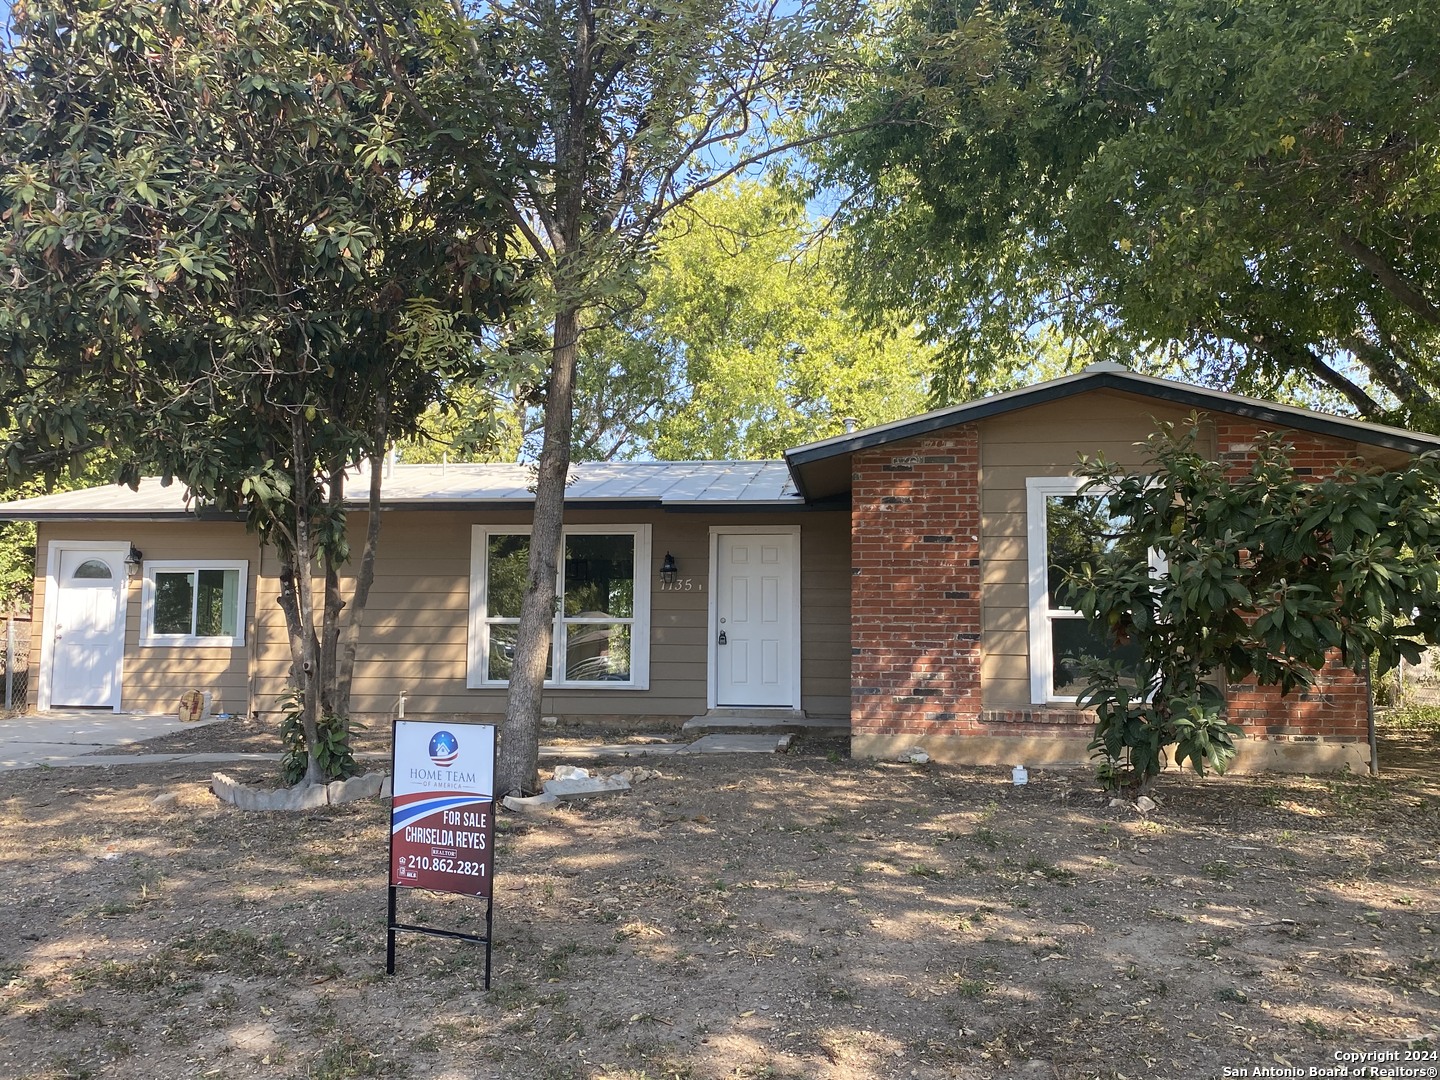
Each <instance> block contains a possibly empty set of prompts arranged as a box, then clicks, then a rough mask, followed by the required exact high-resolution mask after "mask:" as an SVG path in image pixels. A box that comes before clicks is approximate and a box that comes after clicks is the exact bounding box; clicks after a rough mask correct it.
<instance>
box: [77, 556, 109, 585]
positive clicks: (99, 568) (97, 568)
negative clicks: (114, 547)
mask: <svg viewBox="0 0 1440 1080" xmlns="http://www.w3.org/2000/svg"><path fill="white" fill-rule="evenodd" d="M113 576H114V575H113V574H111V573H110V567H109V566H107V565H106V564H105V563H103V562H101V561H100V560H99V559H86V560H85V561H84V562H83V563H81V564H80V565H79V566H78V567H76V568H75V577H77V578H103V579H104V580H106V581H109V580H110V579H111V578H112V577H113Z"/></svg>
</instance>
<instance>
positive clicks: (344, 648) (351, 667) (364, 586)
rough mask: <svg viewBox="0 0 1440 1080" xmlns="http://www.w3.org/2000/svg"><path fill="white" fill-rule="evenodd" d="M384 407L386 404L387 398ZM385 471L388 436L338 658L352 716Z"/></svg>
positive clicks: (377, 459) (338, 683)
mask: <svg viewBox="0 0 1440 1080" xmlns="http://www.w3.org/2000/svg"><path fill="white" fill-rule="evenodd" d="M380 408H382V409H383V408H384V404H383V402H382V403H381V404H380ZM384 475H385V439H384V437H383V435H382V438H381V439H380V442H379V444H378V448H377V450H376V451H375V453H374V454H373V455H372V456H371V458H370V491H369V495H368V498H367V501H366V504H365V505H366V510H367V512H368V514H369V516H368V517H367V518H366V521H365V547H364V549H363V550H362V551H361V553H360V566H359V568H358V569H357V571H356V574H355V590H354V592H353V593H351V596H350V619H349V621H347V622H346V624H345V628H344V632H343V634H342V636H341V638H340V652H339V655H338V656H337V657H336V659H335V676H334V678H335V715H336V716H343V717H346V718H347V719H346V723H347V725H348V723H349V719H348V718H349V716H350V689H351V686H352V685H353V683H354V678H355V651H356V649H357V648H359V644H360V630H361V628H362V627H363V625H364V621H365V605H366V604H367V603H369V601H370V586H371V585H373V584H374V583H375V552H376V551H377V550H378V549H379V547H380V491H381V483H382V480H383V477H384Z"/></svg>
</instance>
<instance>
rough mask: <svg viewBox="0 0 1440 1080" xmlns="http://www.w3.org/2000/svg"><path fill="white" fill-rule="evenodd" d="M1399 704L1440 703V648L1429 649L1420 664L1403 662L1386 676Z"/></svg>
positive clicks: (1394, 699) (1392, 698)
mask: <svg viewBox="0 0 1440 1080" xmlns="http://www.w3.org/2000/svg"><path fill="white" fill-rule="evenodd" d="M1385 682H1386V683H1387V684H1388V685H1387V686H1386V689H1387V690H1388V691H1390V693H1391V694H1392V695H1393V696H1392V697H1391V699H1390V700H1391V702H1392V703H1394V704H1397V705H1440V649H1427V650H1426V652H1425V655H1424V656H1422V657H1421V658H1420V663H1418V664H1401V665H1400V666H1399V667H1398V668H1396V669H1395V670H1394V671H1392V672H1390V674H1388V675H1386V676H1385Z"/></svg>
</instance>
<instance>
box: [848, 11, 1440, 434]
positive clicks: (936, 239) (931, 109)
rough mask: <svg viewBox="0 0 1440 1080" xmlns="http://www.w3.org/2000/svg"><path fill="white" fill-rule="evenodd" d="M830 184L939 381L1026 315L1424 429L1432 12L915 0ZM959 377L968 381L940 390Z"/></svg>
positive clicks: (1023, 334) (1254, 384) (1030, 330)
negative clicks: (916, 323)
mask: <svg viewBox="0 0 1440 1080" xmlns="http://www.w3.org/2000/svg"><path fill="white" fill-rule="evenodd" d="M873 59H874V72H875V76H876V78H875V82H874V83H873V84H872V87H871V89H870V90H869V91H868V92H867V93H866V94H864V95H863V96H862V97H861V98H860V99H859V100H858V101H857V102H855V103H854V104H852V105H851V106H850V108H849V110H848V112H847V118H848V121H849V122H852V123H856V124H861V123H865V122H867V121H880V120H885V121H890V122H888V123H884V124H876V125H874V126H870V127H867V128H866V129H865V130H864V131H863V132H861V133H860V134H857V135H855V136H853V137H852V138H850V139H848V140H846V141H844V142H843V143H841V144H838V146H837V149H836V150H835V152H834V153H833V154H832V155H831V156H830V157H828V159H827V160H826V161H825V162H824V172H825V176H826V178H827V179H828V181H829V182H831V183H833V184H836V185H838V186H839V187H841V188H842V189H843V190H844V193H845V194H846V196H847V199H846V201H845V203H844V204H843V205H844V208H845V209H844V215H843V216H844V218H845V221H846V223H847V225H848V226H849V229H850V230H851V235H852V236H853V243H852V246H851V247H850V248H849V251H850V253H851V256H852V274H853V278H854V282H855V287H856V290H857V291H858V292H859V293H860V294H861V295H864V296H867V297H871V298H873V299H874V301H875V302H876V303H877V304H879V305H882V306H891V307H897V308H899V309H901V310H905V311H909V312H911V313H914V314H916V315H917V317H918V316H921V315H923V317H924V318H925V319H926V320H927V325H928V326H929V327H930V329H931V331H932V333H933V335H934V337H935V339H936V340H938V341H941V342H943V343H944V344H946V346H947V357H946V364H945V367H944V370H943V371H942V374H941V377H940V379H939V387H940V390H941V393H942V395H946V394H948V395H951V396H953V394H954V390H955V388H957V387H960V386H962V385H963V383H964V381H965V379H966V378H967V377H968V376H970V375H973V374H974V373H976V372H979V373H981V374H982V375H983V374H985V373H988V372H989V371H990V370H992V369H993V368H994V367H995V366H996V365H997V364H998V365H1001V366H1002V367H1003V366H1008V365H1010V364H1012V363H1013V362H1014V360H1015V359H1016V358H1017V357H1019V358H1024V357H1026V356H1028V355H1030V354H1031V351H1032V350H1031V346H1032V342H1033V340H1034V336H1035V334H1036V333H1037V332H1039V331H1040V330H1042V329H1048V330H1050V331H1051V332H1054V333H1056V334H1058V335H1059V336H1060V337H1061V338H1062V339H1064V340H1067V341H1069V340H1074V341H1080V342H1083V344H1084V346H1085V347H1086V348H1088V349H1090V350H1092V351H1093V352H1095V353H1096V354H1097V356H1101V357H1108V358H1114V359H1120V360H1122V361H1126V362H1129V360H1130V358H1131V357H1132V356H1136V355H1141V356H1149V355H1152V354H1154V353H1155V352H1156V351H1157V350H1160V351H1162V352H1164V353H1165V354H1166V355H1168V357H1169V359H1170V360H1172V361H1177V362H1183V363H1186V364H1189V365H1191V366H1193V367H1195V368H1197V369H1198V373H1199V376H1200V377H1201V378H1203V379H1207V380H1209V381H1211V382H1214V383H1217V384H1225V385H1231V386H1233V387H1235V388H1237V389H1240V390H1242V391H1249V392H1261V393H1271V392H1273V391H1274V390H1275V389H1276V388H1277V386H1279V385H1280V384H1282V383H1283V381H1284V380H1286V379H1293V378H1295V377H1296V376H1297V375H1300V376H1303V379H1304V380H1305V381H1306V382H1307V383H1308V384H1309V387H1311V388H1323V389H1324V390H1326V391H1328V392H1329V393H1332V394H1334V395H1337V396H1339V397H1340V398H1341V399H1343V401H1344V403H1345V404H1346V405H1347V407H1348V408H1350V409H1352V410H1353V411H1355V412H1357V413H1358V414H1360V415H1362V416H1365V417H1369V418H1372V419H1384V418H1388V417H1391V416H1395V417H1398V418H1400V419H1402V420H1406V421H1408V422H1409V423H1410V424H1412V425H1413V426H1422V427H1426V428H1431V429H1433V426H1434V425H1435V424H1436V423H1440V411H1437V403H1436V394H1437V390H1440V367H1437V365H1436V363H1435V356H1436V351H1437V347H1440V258H1437V255H1436V253H1437V252H1440V211H1437V207H1440V20H1436V19H1435V18H1434V12H1433V11H1431V10H1429V9H1428V8H1426V7H1425V6H1424V5H1417V4H1413V3H1410V2H1408V0H1379V2H1377V3H1372V4H1368V5H1361V6H1356V5H1354V4H1350V3H1345V2H1342V0H1304V2H1302V0H1280V2H1276V3H1267V4H1245V3H1239V2H1237V0H1174V2H1170V3H1165V4H1153V3H1147V2H1144V0H1096V2H1094V3H1087V4H1057V3H1053V2H1051V0H998V2H994V3H990V2H986V3H980V2H978V0H965V2H962V3H960V4H958V5H954V4H951V5H946V4H936V3H932V2H931V0H917V2H915V3H913V4H912V5H911V6H910V7H909V9H908V12H907V13H906V14H905V15H904V16H903V17H901V18H899V19H897V22H896V28H895V30H894V33H893V36H892V37H891V38H889V39H888V40H887V41H885V42H884V43H883V44H881V45H879V46H877V47H876V49H875V51H874V57H873ZM962 396H963V395H962Z"/></svg>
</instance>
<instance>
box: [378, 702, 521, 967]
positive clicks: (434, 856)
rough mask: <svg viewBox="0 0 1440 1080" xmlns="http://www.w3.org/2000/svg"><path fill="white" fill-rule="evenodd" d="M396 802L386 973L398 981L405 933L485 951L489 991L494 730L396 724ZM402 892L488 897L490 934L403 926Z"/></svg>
mask: <svg viewBox="0 0 1440 1080" xmlns="http://www.w3.org/2000/svg"><path fill="white" fill-rule="evenodd" d="M392 746H393V750H392V758H391V773H390V775H391V777H392V781H391V782H392V785H393V788H392V793H391V802H390V902H389V911H388V916H387V919H386V931H387V932H386V940H385V973H386V974H387V975H393V974H395V935H396V933H397V932H399V931H401V930H406V931H410V932H412V933H417V934H429V935H431V936H432V937H442V938H452V939H455V940H458V941H470V942H474V943H475V944H481V945H484V946H485V989H486V990H489V989H490V950H491V938H492V936H493V933H492V932H493V929H494V916H495V896H494V887H493V882H494V877H495V728H494V726H493V725H489V724H450V723H422V722H420V721H415V720H396V721H395V728H394V739H393V742H392ZM401 889H426V890H429V891H431V892H449V893H458V894H460V895H461V896H475V897H484V899H485V933H484V934H483V935H481V934H467V933H463V932H461V931H459V930H442V929H438V928H436V927H431V926H416V925H414V924H413V923H402V922H401V921H400V916H399V893H400V890H401Z"/></svg>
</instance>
